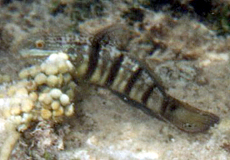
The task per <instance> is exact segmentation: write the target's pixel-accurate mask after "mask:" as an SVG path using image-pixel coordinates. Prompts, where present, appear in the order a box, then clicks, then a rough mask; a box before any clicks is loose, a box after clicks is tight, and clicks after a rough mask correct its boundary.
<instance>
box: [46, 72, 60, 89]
mask: <svg viewBox="0 0 230 160" xmlns="http://www.w3.org/2000/svg"><path fill="white" fill-rule="evenodd" d="M57 84H58V77H57V76H55V75H49V76H48V78H47V85H48V86H50V87H54V86H57Z"/></svg>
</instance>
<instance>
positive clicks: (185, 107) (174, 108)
mask: <svg viewBox="0 0 230 160" xmlns="http://www.w3.org/2000/svg"><path fill="white" fill-rule="evenodd" d="M162 116H163V117H164V118H165V119H166V120H167V121H169V122H170V123H172V124H173V125H175V126H176V127H178V128H179V129H181V130H183V131H185V132H190V133H198V132H204V131H206V130H208V129H209V128H210V127H211V126H213V125H214V124H215V123H218V122H219V117H218V116H216V115H214V114H212V113H209V112H205V111H202V110H199V109H197V108H194V107H192V106H190V105H189V104H187V103H184V102H181V101H179V100H177V99H175V98H172V97H170V98H169V100H168V101H167V104H166V105H165V109H164V111H162Z"/></svg>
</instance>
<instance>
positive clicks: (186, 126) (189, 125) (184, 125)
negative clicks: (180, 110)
mask: <svg viewBox="0 0 230 160" xmlns="http://www.w3.org/2000/svg"><path fill="white" fill-rule="evenodd" d="M183 127H184V128H192V127H194V126H193V125H192V124H190V123H185V124H183Z"/></svg>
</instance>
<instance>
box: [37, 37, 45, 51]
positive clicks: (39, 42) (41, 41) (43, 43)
mask: <svg viewBox="0 0 230 160" xmlns="http://www.w3.org/2000/svg"><path fill="white" fill-rule="evenodd" d="M35 47H36V48H38V49H43V48H44V47H45V42H44V41H43V40H41V39H40V40H37V41H36V42H35Z"/></svg>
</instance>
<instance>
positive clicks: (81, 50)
mask: <svg viewBox="0 0 230 160" xmlns="http://www.w3.org/2000/svg"><path fill="white" fill-rule="evenodd" d="M122 29H124V28H123V26H120V25H115V26H112V27H111V26H109V27H106V28H103V29H102V30H99V31H98V32H96V33H95V34H94V36H93V37H92V38H91V40H89V39H87V38H79V37H77V36H74V37H69V38H68V37H67V38H65V37H55V38H52V37H51V38H49V39H46V40H45V41H44V42H45V44H46V45H47V46H48V48H50V47H51V48H52V46H56V45H57V46H59V47H60V46H61V45H63V44H64V45H67V46H68V45H69V44H70V46H71V47H67V48H68V49H67V50H66V51H67V52H68V54H69V56H70V60H71V62H72V63H73V65H74V66H75V71H74V73H73V75H72V76H73V77H74V78H75V81H76V83H82V82H84V83H89V84H93V85H97V86H100V87H105V88H108V89H109V90H111V91H112V92H113V93H115V94H116V95H118V96H119V97H121V98H122V99H123V100H124V101H126V102H128V103H131V104H132V105H133V106H135V107H137V108H139V109H141V110H142V111H144V112H145V113H147V114H149V115H151V116H154V117H156V118H158V119H160V120H163V121H166V122H169V123H171V124H173V125H174V126H176V127H178V128H179V129H180V130H182V131H185V132H189V133H199V132H204V131H206V130H208V129H209V128H210V127H211V126H213V125H214V124H215V123H218V122H219V117H218V116H216V115H214V114H212V113H209V112H205V111H202V110H199V109H197V108H195V107H193V106H191V105H189V104H187V103H184V102H182V101H180V100H178V99H175V98H174V97H172V96H170V95H169V94H167V92H166V90H165V88H164V86H163V85H162V84H161V80H160V79H159V77H158V76H157V75H155V74H154V73H153V72H151V71H150V70H149V69H148V67H147V66H146V65H144V64H143V63H141V62H140V61H138V60H137V59H135V58H133V57H132V56H130V55H128V54H127V52H126V51H121V49H120V50H119V49H117V48H119V47H115V46H116V45H114V44H116V43H119V38H116V37H117V35H116V33H118V32H117V31H120V30H122ZM123 33H124V32H123ZM123 33H122V34H123ZM56 42H57V43H56ZM60 43H61V44H60ZM75 45H76V47H75V48H73V47H74V46H75ZM77 45H80V47H79V46H77ZM47 46H46V47H47ZM54 48H55V47H54Z"/></svg>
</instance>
